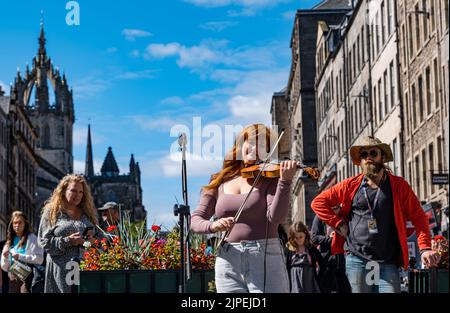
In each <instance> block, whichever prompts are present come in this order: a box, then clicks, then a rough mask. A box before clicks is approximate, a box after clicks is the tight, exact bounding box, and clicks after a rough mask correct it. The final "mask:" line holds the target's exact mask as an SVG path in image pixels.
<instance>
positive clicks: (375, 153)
mask: <svg viewBox="0 0 450 313" xmlns="http://www.w3.org/2000/svg"><path fill="white" fill-rule="evenodd" d="M369 155H370V156H371V157H372V158H376V157H377V156H378V150H375V149H373V150H370V151H361V152H360V153H359V156H360V157H361V159H366V158H367V157H368V156H369Z"/></svg>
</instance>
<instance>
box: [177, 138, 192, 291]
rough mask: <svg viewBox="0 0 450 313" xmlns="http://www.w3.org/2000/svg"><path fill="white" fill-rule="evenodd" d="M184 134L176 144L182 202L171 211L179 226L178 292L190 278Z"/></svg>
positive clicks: (189, 216) (182, 289)
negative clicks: (179, 155)
mask: <svg viewBox="0 0 450 313" xmlns="http://www.w3.org/2000/svg"><path fill="white" fill-rule="evenodd" d="M186 142H187V139H186V134H185V133H182V134H181V135H180V136H179V137H178V144H179V145H180V150H181V153H182V163H181V183H182V192H183V202H184V204H175V206H174V208H173V212H174V215H175V216H179V221H178V224H179V226H180V253H181V258H180V279H179V286H178V292H179V293H185V292H186V282H187V280H189V279H190V278H191V262H190V259H191V258H190V250H191V249H190V243H189V242H190V240H189V229H190V227H191V225H190V224H191V213H190V209H189V205H188V192H187V172H186Z"/></svg>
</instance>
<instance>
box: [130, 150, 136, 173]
mask: <svg viewBox="0 0 450 313" xmlns="http://www.w3.org/2000/svg"><path fill="white" fill-rule="evenodd" d="M135 170H136V162H135V161H134V155H133V154H132V155H131V159H130V175H134V173H135Z"/></svg>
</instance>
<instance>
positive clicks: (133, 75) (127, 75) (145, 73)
mask: <svg viewBox="0 0 450 313" xmlns="http://www.w3.org/2000/svg"><path fill="white" fill-rule="evenodd" d="M156 72H157V71H156V70H142V71H135V72H132V71H128V72H123V73H120V74H119V75H117V76H116V79H119V80H122V79H123V80H133V79H143V78H145V79H149V78H155V75H154V74H155V73H156Z"/></svg>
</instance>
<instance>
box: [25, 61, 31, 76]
mask: <svg viewBox="0 0 450 313" xmlns="http://www.w3.org/2000/svg"><path fill="white" fill-rule="evenodd" d="M29 76H30V66H29V65H28V62H27V67H26V69H25V78H27V79H28V77H29Z"/></svg>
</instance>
